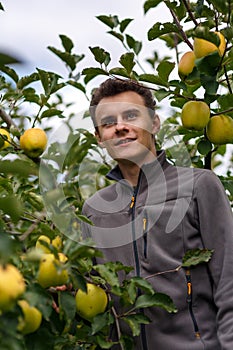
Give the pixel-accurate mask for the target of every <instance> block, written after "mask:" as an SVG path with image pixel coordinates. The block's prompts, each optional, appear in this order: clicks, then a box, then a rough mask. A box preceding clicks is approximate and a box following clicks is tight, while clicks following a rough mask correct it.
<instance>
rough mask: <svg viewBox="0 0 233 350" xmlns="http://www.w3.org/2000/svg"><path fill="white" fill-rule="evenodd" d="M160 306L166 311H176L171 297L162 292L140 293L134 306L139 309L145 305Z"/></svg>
mask: <svg viewBox="0 0 233 350" xmlns="http://www.w3.org/2000/svg"><path fill="white" fill-rule="evenodd" d="M152 306H153V307H154V306H156V307H160V308H162V309H164V310H166V311H168V312H177V309H176V307H175V305H174V303H173V301H172V299H171V298H170V297H169V296H168V295H166V294H163V293H155V294H153V295H147V294H145V295H141V296H139V297H138V299H137V301H136V303H135V308H136V309H141V308H146V307H152Z"/></svg>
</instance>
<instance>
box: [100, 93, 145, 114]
mask: <svg viewBox="0 0 233 350" xmlns="http://www.w3.org/2000/svg"><path fill="white" fill-rule="evenodd" d="M135 108H136V109H145V108H146V107H145V103H144V99H143V97H142V96H141V95H139V94H137V93H136V92H134V91H126V92H122V93H120V94H117V95H114V96H108V97H104V98H102V99H101V100H100V102H99V103H98V105H97V108H96V118H100V117H102V116H104V115H108V114H110V115H114V114H118V113H122V112H124V111H126V110H128V109H135Z"/></svg>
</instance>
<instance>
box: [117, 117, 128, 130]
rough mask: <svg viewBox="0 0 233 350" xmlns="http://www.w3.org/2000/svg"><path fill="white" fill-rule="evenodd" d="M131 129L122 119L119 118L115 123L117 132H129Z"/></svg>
mask: <svg viewBox="0 0 233 350" xmlns="http://www.w3.org/2000/svg"><path fill="white" fill-rule="evenodd" d="M128 130H129V126H128V124H127V123H125V122H124V120H122V119H118V120H117V122H116V124H115V133H116V134H119V133H121V132H127V131H128Z"/></svg>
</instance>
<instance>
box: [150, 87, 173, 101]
mask: <svg viewBox="0 0 233 350" xmlns="http://www.w3.org/2000/svg"><path fill="white" fill-rule="evenodd" d="M154 94H155V97H156V98H157V100H158V101H159V102H160V101H162V100H163V99H164V98H166V97H168V96H169V95H171V94H172V92H171V91H168V90H165V89H159V90H156V91H155V92H154Z"/></svg>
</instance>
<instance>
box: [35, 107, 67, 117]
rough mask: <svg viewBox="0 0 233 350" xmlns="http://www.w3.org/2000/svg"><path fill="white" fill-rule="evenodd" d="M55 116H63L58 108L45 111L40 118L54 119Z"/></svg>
mask: <svg viewBox="0 0 233 350" xmlns="http://www.w3.org/2000/svg"><path fill="white" fill-rule="evenodd" d="M55 115H56V116H61V115H62V111H60V110H59V109H56V108H50V109H47V110H46V111H44V112H43V113H42V114H41V116H40V117H41V119H42V118H49V117H54V116H55Z"/></svg>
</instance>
